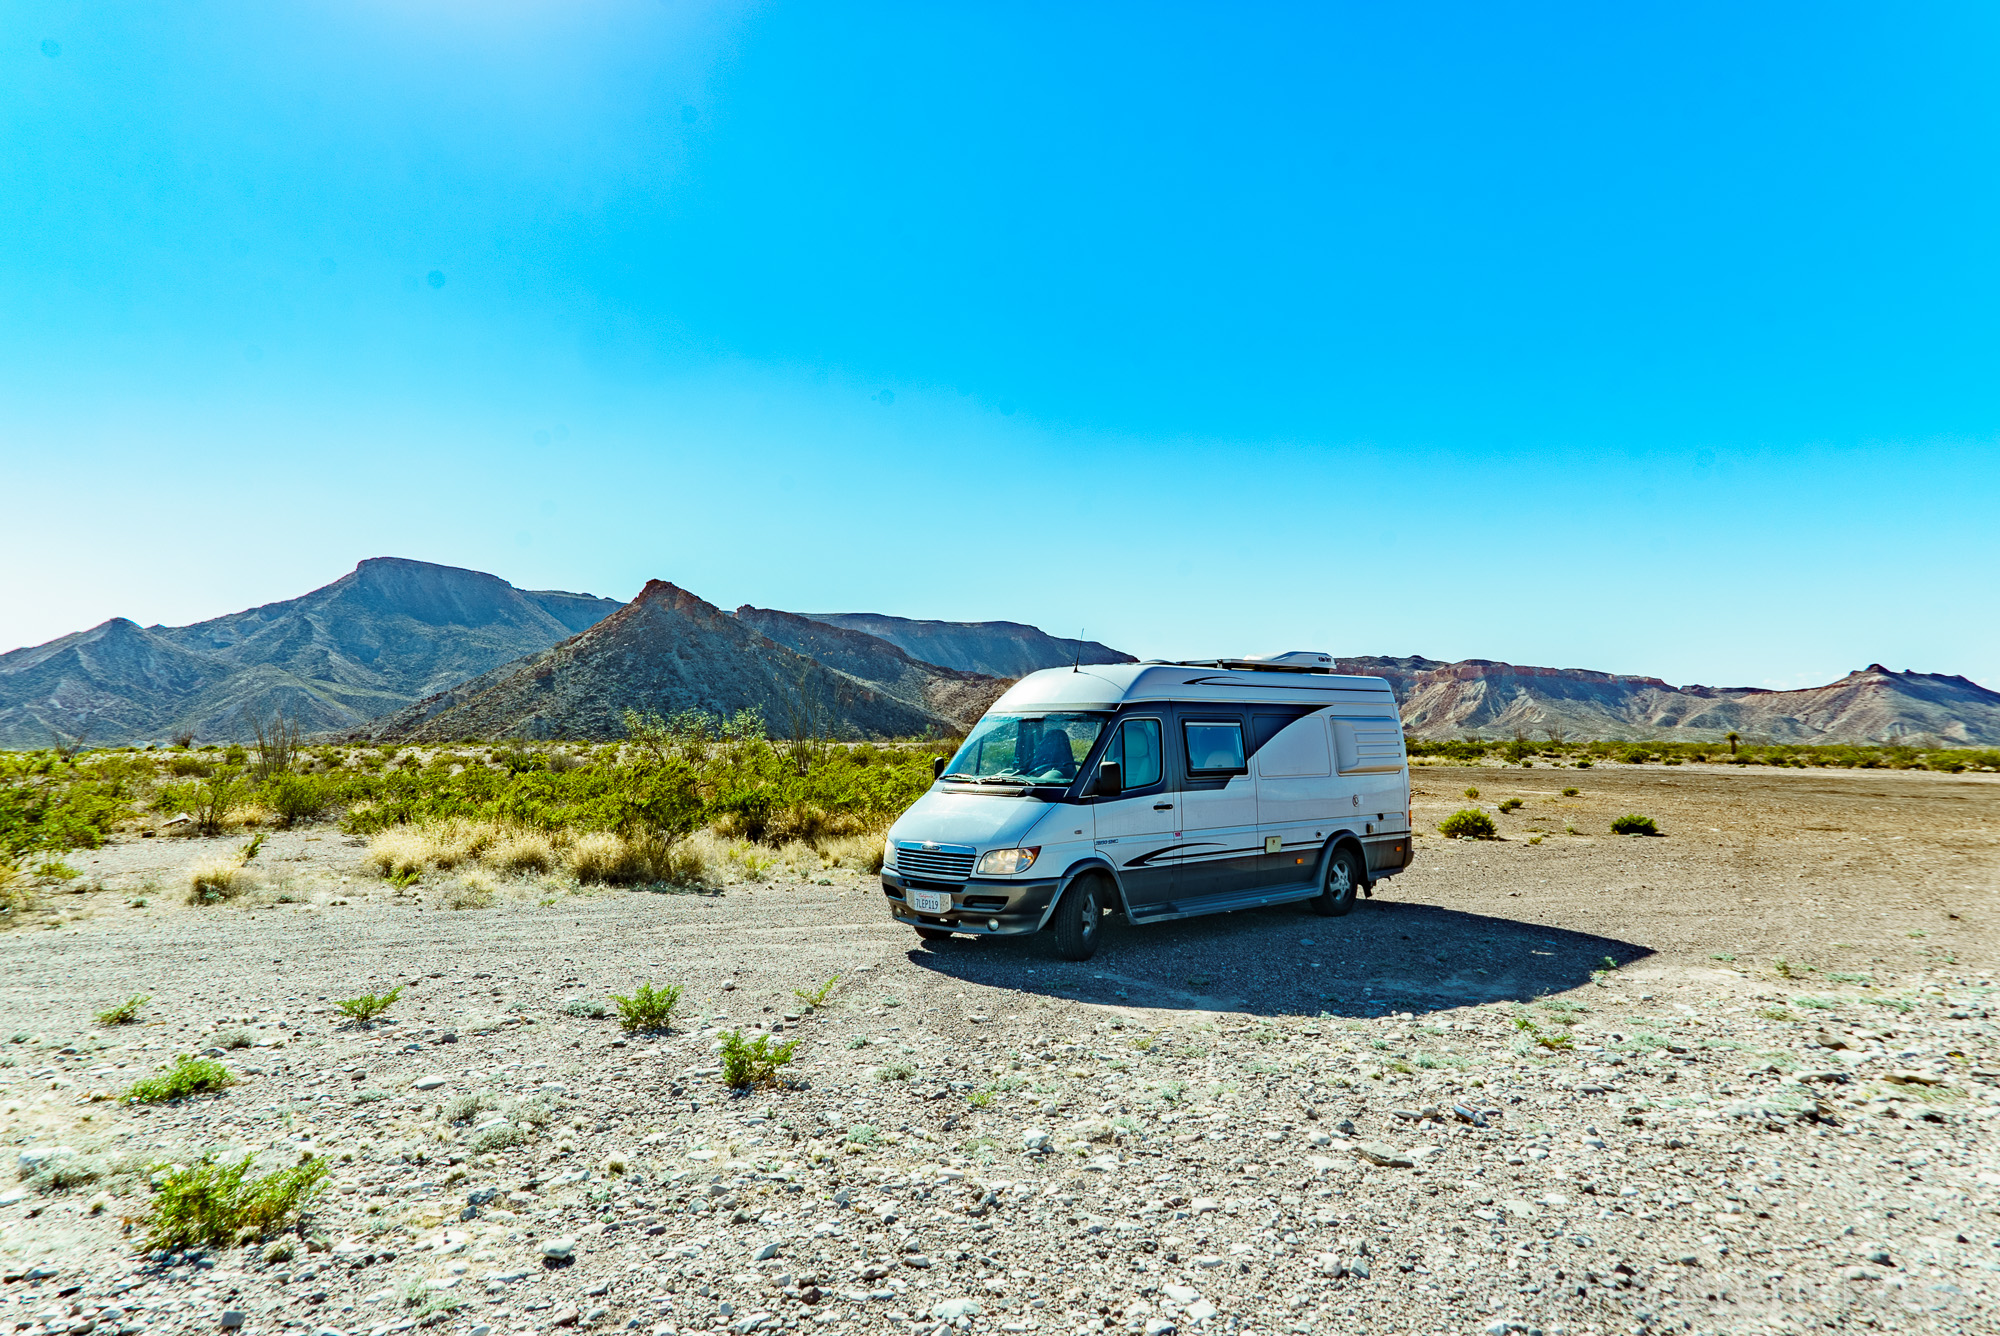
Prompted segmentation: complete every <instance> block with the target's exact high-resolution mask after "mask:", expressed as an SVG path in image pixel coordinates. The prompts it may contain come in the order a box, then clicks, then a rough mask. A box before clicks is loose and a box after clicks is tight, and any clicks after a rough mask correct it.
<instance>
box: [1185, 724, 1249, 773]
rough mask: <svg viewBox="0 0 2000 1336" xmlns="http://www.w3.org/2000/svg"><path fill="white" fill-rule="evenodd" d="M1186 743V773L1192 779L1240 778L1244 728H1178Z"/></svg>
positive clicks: (1227, 726)
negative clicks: (1198, 776) (1216, 776)
mask: <svg viewBox="0 0 2000 1336" xmlns="http://www.w3.org/2000/svg"><path fill="white" fill-rule="evenodd" d="M1181 733H1182V737H1183V739H1184V740H1185V741H1186V743H1187V756H1188V773H1189V774H1194V775H1240V774H1243V773H1245V769H1246V767H1245V766H1244V764H1243V725H1241V724H1225V723H1220V722H1217V723H1197V722H1195V721H1194V720H1188V721H1187V722H1185V723H1183V724H1182V725H1181Z"/></svg>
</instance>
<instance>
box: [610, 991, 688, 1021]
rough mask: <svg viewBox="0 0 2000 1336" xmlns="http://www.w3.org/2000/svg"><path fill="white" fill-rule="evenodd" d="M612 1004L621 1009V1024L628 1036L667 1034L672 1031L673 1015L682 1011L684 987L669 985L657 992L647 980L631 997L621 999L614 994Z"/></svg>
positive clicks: (619, 1019) (619, 1018)
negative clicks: (636, 1033)
mask: <svg viewBox="0 0 2000 1336" xmlns="http://www.w3.org/2000/svg"><path fill="white" fill-rule="evenodd" d="M611 1000H612V1002H613V1003H615V1004H616V1005H617V1007H618V1024H619V1025H621V1026H623V1027H624V1028H625V1030H626V1031H627V1032H636V1031H640V1030H665V1029H669V1028H671V1027H672V1025H673V1020H674V1013H675V1012H676V1011H678V1010H679V1009H680V1005H681V986H680V985H679V984H677V983H670V984H667V985H666V986H665V987H663V988H655V987H653V985H652V981H651V980H648V981H647V982H645V983H642V984H640V985H639V988H638V990H637V991H636V992H634V993H633V994H632V996H630V997H619V996H618V995H617V994H615V993H614V994H612V997H611Z"/></svg>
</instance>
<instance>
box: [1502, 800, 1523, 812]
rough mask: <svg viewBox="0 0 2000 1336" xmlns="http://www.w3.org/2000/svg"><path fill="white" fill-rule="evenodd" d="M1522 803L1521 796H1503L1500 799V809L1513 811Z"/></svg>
mask: <svg viewBox="0 0 2000 1336" xmlns="http://www.w3.org/2000/svg"><path fill="white" fill-rule="evenodd" d="M1520 805H1521V799H1519V798H1502V799H1501V800H1500V810H1501V811H1503V812H1511V811H1513V810H1514V809H1515V808H1517V807H1519V806H1520Z"/></svg>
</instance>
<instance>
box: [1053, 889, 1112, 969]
mask: <svg viewBox="0 0 2000 1336" xmlns="http://www.w3.org/2000/svg"><path fill="white" fill-rule="evenodd" d="M1109 894H1110V887H1108V886H1107V885H1106V884H1105V881H1104V878H1102V877H1078V878H1077V879H1076V880H1075V881H1073V882H1071V883H1070V884H1069V889H1068V890H1067V891H1064V892H1063V898H1062V903H1061V904H1059V905H1057V906H1056V912H1055V917H1054V918H1053V919H1051V920H1050V922H1049V927H1050V928H1052V929H1053V930H1054V931H1055V934H1056V954H1057V955H1059V956H1061V957H1062V958H1063V959H1064V960H1089V959H1090V958H1091V957H1092V956H1093V955H1096V954H1097V930H1098V927H1099V925H1101V924H1102V923H1103V921H1104V906H1105V902H1106V901H1107V900H1108V899H1109Z"/></svg>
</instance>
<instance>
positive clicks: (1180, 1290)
mask: <svg viewBox="0 0 2000 1336" xmlns="http://www.w3.org/2000/svg"><path fill="white" fill-rule="evenodd" d="M1160 1288H1161V1292H1162V1293H1164V1294H1165V1295H1166V1296H1167V1297H1168V1298H1169V1299H1172V1300H1173V1301H1174V1302H1175V1303H1177V1304H1191V1303H1193V1302H1194V1301H1195V1300H1196V1299H1199V1298H1201V1291H1200V1290H1198V1289H1196V1288H1195V1287H1194V1286H1192V1285H1163V1286H1161V1287H1160Z"/></svg>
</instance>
